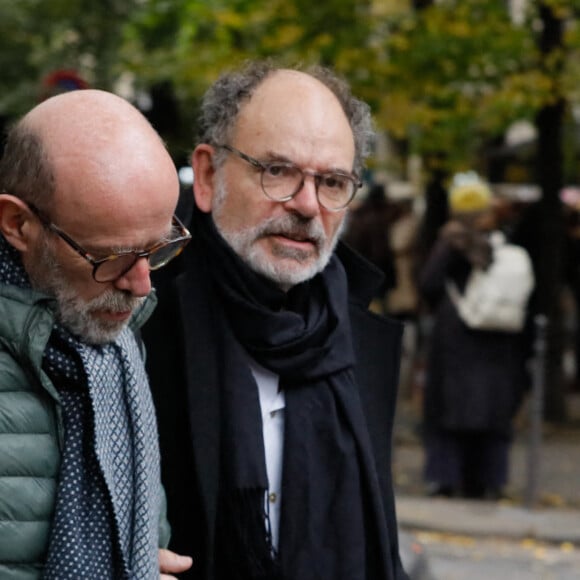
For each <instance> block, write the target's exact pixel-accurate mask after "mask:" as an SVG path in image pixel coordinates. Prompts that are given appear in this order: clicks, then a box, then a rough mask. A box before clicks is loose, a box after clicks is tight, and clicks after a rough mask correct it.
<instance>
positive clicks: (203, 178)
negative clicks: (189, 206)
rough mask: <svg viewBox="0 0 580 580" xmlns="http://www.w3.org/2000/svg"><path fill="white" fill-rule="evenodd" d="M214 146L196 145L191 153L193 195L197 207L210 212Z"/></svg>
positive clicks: (213, 185)
mask: <svg viewBox="0 0 580 580" xmlns="http://www.w3.org/2000/svg"><path fill="white" fill-rule="evenodd" d="M213 153H214V148H213V147H212V146H211V145H208V144H207V143H201V144H200V145H198V146H197V147H196V148H195V150H194V151H193V154H192V155H191V166H192V167H193V195H194V197H195V203H196V204H197V207H198V208H199V209H200V210H201V211H203V212H205V213H210V212H211V207H212V202H213V194H214V187H215V184H214V180H215V169H214V167H213Z"/></svg>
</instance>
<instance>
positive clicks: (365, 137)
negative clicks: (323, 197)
mask: <svg viewBox="0 0 580 580" xmlns="http://www.w3.org/2000/svg"><path fill="white" fill-rule="evenodd" d="M282 68H283V67H279V66H277V65H275V64H273V63H272V62H271V61H252V62H250V63H248V64H247V65H246V66H245V67H244V68H243V69H241V70H238V71H233V72H228V73H225V74H223V75H222V76H221V77H220V78H219V79H218V80H217V81H216V82H215V83H214V84H213V85H212V86H211V87H210V88H209V89H208V91H207V92H206V94H205V96H204V98H203V101H202V103H201V110H200V115H199V119H198V131H199V140H200V142H202V143H208V144H210V145H219V144H223V143H227V142H228V140H229V138H230V136H231V131H232V130H233V127H234V125H235V121H236V117H237V115H238V113H239V111H240V107H241V106H242V105H243V104H244V103H245V102H246V101H248V100H249V99H250V98H251V97H252V95H253V94H254V91H255V90H256V88H257V87H258V86H259V85H260V84H261V83H262V82H263V81H264V80H265V79H266V78H267V77H268V76H270V75H271V74H272V73H274V72H276V71H278V70H281V69H282ZM284 68H285V67H284ZM293 70H297V71H300V72H304V73H306V74H308V75H310V76H311V77H313V78H315V79H317V80H318V81H320V82H321V83H322V84H323V85H325V86H326V87H327V88H328V89H329V90H330V91H332V93H333V94H334V96H335V97H336V98H337V100H338V101H339V103H340V104H341V106H342V109H343V111H344V113H345V115H346V118H347V119H348V122H349V124H350V127H351V129H352V133H353V137H354V143H355V159H354V167H353V169H354V171H355V173H356V174H357V175H359V176H360V175H361V173H362V169H363V166H364V161H365V159H366V158H367V157H368V156H369V154H370V152H371V146H372V143H373V140H374V136H375V133H374V130H373V124H372V119H371V111H370V107H369V106H368V105H367V104H366V103H364V102H363V101H361V100H359V99H357V98H356V97H354V96H353V94H352V92H351V89H350V87H349V85H348V84H347V83H346V81H345V80H344V79H342V78H340V77H339V76H338V75H337V74H336V73H334V72H333V71H332V70H330V69H329V68H326V67H323V66H318V65H316V66H309V67H307V68H298V67H296V68H294V69H293ZM224 156H225V155H224ZM215 161H216V164H218V165H219V164H220V163H221V162H222V157H221V156H220V155H219V154H218V156H217V158H216V160H215Z"/></svg>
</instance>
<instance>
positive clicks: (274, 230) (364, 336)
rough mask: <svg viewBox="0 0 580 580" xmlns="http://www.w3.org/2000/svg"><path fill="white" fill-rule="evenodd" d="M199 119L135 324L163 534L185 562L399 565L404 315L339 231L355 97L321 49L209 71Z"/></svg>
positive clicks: (348, 571) (346, 578)
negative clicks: (169, 237) (296, 63)
mask: <svg viewBox="0 0 580 580" xmlns="http://www.w3.org/2000/svg"><path fill="white" fill-rule="evenodd" d="M199 129H200V143H199V144H198V145H197V147H196V148H195V151H194V153H193V156H192V165H193V170H194V174H195V181H194V187H193V189H194V196H193V197H194V200H193V201H194V203H193V205H194V207H193V209H192V211H191V215H190V216H189V219H188V220H187V221H188V223H190V224H191V230H192V234H193V241H192V243H191V244H190V246H189V248H188V249H187V250H186V251H185V252H184V254H183V256H182V257H181V258H179V259H178V261H177V262H176V263H175V264H174V267H173V268H171V269H170V271H169V272H168V275H167V276H163V277H159V278H157V279H156V280H155V284H156V286H157V290H158V293H159V296H160V304H161V310H159V311H158V312H157V314H156V315H155V316H154V317H153V318H152V319H151V320H150V322H149V323H148V324H147V325H146V327H145V328H144V338H145V342H146V344H147V345H148V351H149V355H148V370H149V374H150V378H151V383H152V388H153V391H154V397H155V400H156V405H157V410H158V418H159V425H160V437H161V440H160V443H161V448H162V465H163V478H164V483H165V485H166V490H167V494H168V500H169V501H168V503H169V511H170V513H169V519H170V522H171V524H172V529H173V534H174V535H173V544H172V548H173V549H176V550H178V551H181V553H186V554H189V555H192V556H193V560H194V566H193V568H192V570H191V572H190V574H191V576H189V577H190V578H196V579H200V578H201V579H206V580H242V579H243V580H259V579H260V580H276V579H280V580H282V579H288V580H315V579H324V580H330V579H332V580H402V579H404V578H406V575H405V573H404V571H403V569H402V567H401V562H400V558H399V553H398V541H397V525H396V517H395V509H394V499H393V491H392V481H391V466H390V462H391V461H390V447H391V431H392V425H393V414H394V407H395V399H396V384H397V376H398V367H399V351H400V337H401V328H400V327H399V326H398V325H394V324H393V323H391V322H388V321H386V320H384V319H382V318H379V317H376V316H375V315H372V314H370V313H369V312H368V310H367V308H366V307H367V305H368V303H369V301H370V299H371V298H372V296H373V292H374V288H375V285H377V284H380V282H381V276H380V274H379V273H378V272H377V271H376V270H374V269H372V268H370V267H369V265H368V264H367V263H366V262H364V261H362V260H361V258H360V257H359V256H357V255H355V254H354V253H353V252H352V251H350V250H349V249H348V248H347V247H346V246H344V245H343V244H341V243H340V242H339V238H340V234H341V231H342V228H343V225H344V221H345V218H346V215H347V207H348V205H349V203H350V202H351V201H352V199H353V197H354V195H355V193H356V191H357V189H358V188H359V187H360V185H361V174H362V169H363V164H364V160H365V158H366V157H367V155H368V153H369V150H370V145H371V140H372V136H373V131H372V124H371V117H370V110H369V107H368V106H367V105H366V104H364V103H363V102H361V101H360V100H358V99H356V98H355V97H353V95H352V94H351V91H350V88H349V87H348V85H347V84H346V83H345V82H344V81H343V80H341V79H340V78H338V77H337V76H336V75H335V74H334V73H333V72H332V71H330V70H328V69H325V68H321V67H315V68H310V69H303V70H298V69H287V68H278V67H276V66H275V65H273V64H271V63H267V62H266V63H264V62H257V63H252V64H250V65H248V66H246V67H245V68H244V69H243V70H240V71H236V72H231V73H228V74H225V75H224V76H222V77H221V78H220V79H218V81H217V82H216V83H215V84H214V85H213V86H212V87H211V88H210V89H209V91H208V92H207V93H206V96H205V98H204V100H203V103H202V107H201V114H200V120H199ZM184 217H185V216H184Z"/></svg>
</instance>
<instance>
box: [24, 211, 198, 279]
mask: <svg viewBox="0 0 580 580" xmlns="http://www.w3.org/2000/svg"><path fill="white" fill-rule="evenodd" d="M28 207H29V208H30V210H31V211H32V213H33V214H34V215H35V216H36V217H37V218H38V219H39V220H40V222H41V223H42V225H43V226H44V227H45V228H46V229H48V230H50V231H51V232H54V233H55V234H56V235H57V236H59V237H60V238H61V239H62V240H63V241H64V242H65V243H67V244H68V245H69V246H70V247H71V248H72V249H73V250H74V251H75V252H76V253H77V254H79V256H82V257H83V258H84V259H85V260H86V261H87V262H88V263H89V264H91V266H92V267H93V278H94V280H95V281H96V282H100V283H106V282H114V281H115V280H117V279H118V278H120V277H121V276H123V275H125V274H126V273H127V272H128V271H129V270H130V269H131V268H132V267H133V266H134V265H135V264H136V263H137V261H138V260H140V259H141V258H146V259H147V263H148V265H149V270H158V269H159V268H162V267H163V266H165V265H166V264H167V263H169V262H170V261H171V260H173V258H176V257H177V256H178V255H179V254H180V253H181V252H182V251H183V248H185V246H186V245H187V244H188V242H189V241H190V240H191V234H190V233H189V231H188V229H187V228H186V227H185V226H184V225H183V224H182V223H181V221H180V220H179V218H178V217H177V216H176V215H174V216H173V228H172V232H171V234H170V236H171V237H170V239H167V240H163V241H161V242H158V243H157V244H155V245H154V246H152V247H151V248H149V249H147V250H127V251H124V252H118V253H115V254H111V255H110V256H106V257H105V258H98V259H97V258H94V257H93V256H92V255H91V254H90V252H87V251H86V250H85V249H84V248H83V247H82V246H81V245H80V244H78V243H77V242H75V241H74V240H73V239H72V238H71V237H70V236H69V235H68V234H67V233H66V232H64V231H63V230H61V229H60V228H59V227H58V226H57V225H55V224H53V223H52V222H51V221H50V220H49V219H48V218H47V217H46V216H45V215H44V214H43V213H42V212H41V211H40V210H39V209H38V208H37V207H35V206H34V205H32V204H30V203H29V204H28Z"/></svg>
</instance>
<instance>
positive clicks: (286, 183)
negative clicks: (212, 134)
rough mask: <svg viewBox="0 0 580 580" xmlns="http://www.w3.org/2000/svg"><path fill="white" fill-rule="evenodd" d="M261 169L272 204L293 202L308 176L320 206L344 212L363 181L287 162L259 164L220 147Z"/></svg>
mask: <svg viewBox="0 0 580 580" xmlns="http://www.w3.org/2000/svg"><path fill="white" fill-rule="evenodd" d="M218 147H220V148H221V149H226V150H227V151H229V152H230V153H234V154H235V155H237V156H238V157H239V158H240V159H243V160H244V161H246V162H247V163H249V164H250V165H252V166H253V167H255V168H256V169H259V170H260V184H261V186H262V191H263V192H264V194H265V195H266V197H268V198H269V199H271V200H272V201H278V202H285V201H290V200H291V199H292V198H293V197H294V196H295V195H297V194H298V192H299V191H300V190H301V189H302V188H303V187H304V181H305V179H306V176H307V175H310V176H312V177H313V178H314V186H315V188H316V197H317V199H318V203H319V204H320V205H321V206H322V207H323V208H325V209H327V210H329V211H340V210H342V209H344V208H345V207H346V206H347V205H348V204H349V203H350V202H351V201H352V199H353V198H354V195H355V193H356V191H357V189H358V188H359V187H361V185H362V182H361V181H360V179H359V178H358V177H357V176H356V175H353V174H348V173H340V172H336V171H333V172H325V173H318V172H316V171H307V170H305V169H301V168H300V167H298V166H297V165H295V164H294V163H289V162H284V161H268V162H266V161H259V160H258V159H255V158H254V157H250V156H249V155H246V154H245V153H243V152H242V151H240V150H239V149H236V148H235V147H232V146H231V145H218Z"/></svg>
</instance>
